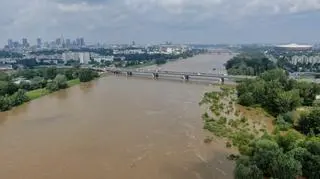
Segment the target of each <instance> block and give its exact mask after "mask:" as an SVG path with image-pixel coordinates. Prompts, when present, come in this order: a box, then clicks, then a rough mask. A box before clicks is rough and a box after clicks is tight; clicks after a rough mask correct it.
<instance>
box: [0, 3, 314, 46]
mask: <svg viewBox="0 0 320 179" xmlns="http://www.w3.org/2000/svg"><path fill="white" fill-rule="evenodd" d="M61 34H63V35H64V37H69V38H76V37H78V36H79V37H80V36H83V37H85V40H86V41H88V42H106V43H129V42H131V41H133V40H134V41H136V42H137V43H158V42H164V41H172V42H178V43H255V42H258V43H259V42H266V43H284V42H308V43H314V42H320V0H0V44H4V43H6V41H7V39H8V38H12V39H15V40H21V38H22V37H27V38H28V39H29V41H31V42H32V43H34V42H35V39H36V38H37V37H41V38H42V39H43V40H53V39H55V38H56V37H59V36H61Z"/></svg>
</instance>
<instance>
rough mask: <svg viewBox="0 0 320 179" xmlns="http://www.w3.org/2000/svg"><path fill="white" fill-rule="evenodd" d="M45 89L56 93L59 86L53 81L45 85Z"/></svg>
mask: <svg viewBox="0 0 320 179" xmlns="http://www.w3.org/2000/svg"><path fill="white" fill-rule="evenodd" d="M46 89H47V90H49V91H50V92H54V91H58V90H59V85H58V83H57V82H55V81H50V82H48V83H47V86H46Z"/></svg>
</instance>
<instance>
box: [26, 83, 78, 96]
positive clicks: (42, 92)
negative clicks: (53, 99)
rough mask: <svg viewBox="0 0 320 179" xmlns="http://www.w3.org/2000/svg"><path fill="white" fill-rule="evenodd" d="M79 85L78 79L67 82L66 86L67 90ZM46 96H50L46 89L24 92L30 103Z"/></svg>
mask: <svg viewBox="0 0 320 179" xmlns="http://www.w3.org/2000/svg"><path fill="white" fill-rule="evenodd" d="M80 83H81V82H80V79H74V80H69V81H68V82H67V85H68V87H67V88H70V87H72V86H75V85H78V84H80ZM48 94H50V91H49V90H47V89H46V88H40V89H36V90H32V91H28V92H26V96H27V97H28V98H29V100H30V101H32V100H35V99H38V98H41V97H43V96H46V95H48Z"/></svg>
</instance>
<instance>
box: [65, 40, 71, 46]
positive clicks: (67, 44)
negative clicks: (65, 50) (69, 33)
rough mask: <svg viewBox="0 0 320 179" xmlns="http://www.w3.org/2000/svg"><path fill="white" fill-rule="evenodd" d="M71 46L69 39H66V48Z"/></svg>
mask: <svg viewBox="0 0 320 179" xmlns="http://www.w3.org/2000/svg"><path fill="white" fill-rule="evenodd" d="M70 46H71V40H70V39H66V47H70Z"/></svg>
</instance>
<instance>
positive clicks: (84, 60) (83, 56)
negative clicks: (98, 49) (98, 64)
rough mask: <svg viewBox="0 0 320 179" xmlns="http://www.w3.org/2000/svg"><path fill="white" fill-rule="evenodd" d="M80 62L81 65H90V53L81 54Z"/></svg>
mask: <svg viewBox="0 0 320 179" xmlns="http://www.w3.org/2000/svg"><path fill="white" fill-rule="evenodd" d="M79 60H80V63H81V64H88V63H89V61H90V53H89V52H80V53H79Z"/></svg>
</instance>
